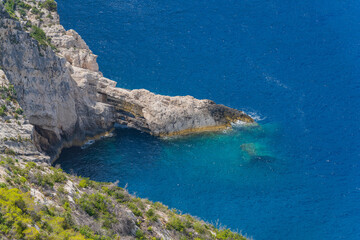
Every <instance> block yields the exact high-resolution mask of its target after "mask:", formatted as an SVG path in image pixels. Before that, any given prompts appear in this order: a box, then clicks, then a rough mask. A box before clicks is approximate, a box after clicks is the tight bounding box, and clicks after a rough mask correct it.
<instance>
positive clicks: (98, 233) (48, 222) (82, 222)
mask: <svg viewBox="0 0 360 240" xmlns="http://www.w3.org/2000/svg"><path fill="white" fill-rule="evenodd" d="M0 182H1V183H0V209H1V210H0V230H1V232H2V235H3V236H5V237H6V238H9V239H74V240H75V239H101V240H107V239H109V240H110V239H120V237H123V236H132V237H133V238H134V239H161V238H163V237H162V235H161V234H163V233H164V232H166V233H167V234H168V235H169V236H170V238H171V239H196V240H201V239H203V240H205V239H214V240H215V239H219V240H220V239H221V240H222V239H229V240H230V239H234V240H237V239H240V240H244V239H245V238H244V237H243V236H241V235H239V234H237V233H234V232H231V231H230V230H227V229H222V230H219V229H217V228H215V227H214V226H213V225H211V224H208V223H205V222H203V221H200V220H197V219H195V218H194V217H192V216H190V215H188V214H181V213H180V212H178V211H177V210H174V209H172V210H170V209H168V207H166V206H164V205H163V204H161V203H158V202H157V203H153V202H150V201H149V200H146V199H140V198H137V197H135V196H132V195H131V194H129V193H128V192H127V191H126V189H123V188H120V187H117V186H116V184H113V183H100V182H94V181H91V180H89V179H87V178H81V177H75V176H71V175H68V174H66V173H64V172H63V171H62V170H61V169H59V168H54V167H49V166H48V165H47V164H37V163H34V162H28V163H26V162H23V161H21V160H17V159H14V158H13V157H12V156H9V155H0Z"/></svg>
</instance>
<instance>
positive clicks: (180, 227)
mask: <svg viewBox="0 0 360 240" xmlns="http://www.w3.org/2000/svg"><path fill="white" fill-rule="evenodd" d="M166 228H167V229H174V230H176V231H178V232H183V231H184V230H185V224H184V222H183V221H182V220H181V219H180V218H179V217H177V216H175V215H174V216H172V217H171V218H170V220H169V222H168V223H167V224H166Z"/></svg>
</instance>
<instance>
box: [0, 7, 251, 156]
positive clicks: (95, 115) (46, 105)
mask: <svg viewBox="0 0 360 240" xmlns="http://www.w3.org/2000/svg"><path fill="white" fill-rule="evenodd" d="M23 2H24V3H25V4H27V5H28V6H30V7H31V9H32V10H28V11H25V13H24V12H23V13H22V14H21V13H19V12H18V11H16V10H17V9H15V10H14V15H15V17H18V18H19V19H20V23H19V22H18V21H16V20H13V19H11V18H9V17H8V16H7V14H6V13H5V12H4V11H3V10H1V19H0V21H1V25H0V38H1V42H0V48H1V52H0V65H1V66H2V68H3V70H4V72H5V74H6V76H7V78H8V79H9V81H10V82H11V84H13V85H14V86H15V89H16V91H17V93H18V95H17V98H18V101H19V104H20V105H21V106H22V107H23V109H24V111H25V114H26V116H27V117H28V119H29V122H30V123H31V124H32V125H34V126H35V129H34V140H35V142H36V144H37V146H38V147H39V148H40V149H41V150H44V151H45V152H47V153H50V154H52V155H55V154H56V152H57V149H59V148H60V147H61V146H62V145H64V144H72V143H73V142H74V141H81V140H84V139H85V137H86V136H91V135H95V134H98V133H100V132H103V131H105V130H107V129H109V128H111V127H112V126H113V124H114V123H116V122H117V123H120V124H124V125H127V126H129V127H132V128H136V129H139V130H142V131H145V132H148V133H150V134H154V135H157V136H166V135H175V134H187V133H192V132H201V131H212V130H219V129H223V128H226V127H229V126H230V123H231V122H233V121H237V120H241V121H245V122H253V120H252V119H251V118H250V117H249V116H247V115H246V114H244V113H243V112H241V111H237V110H235V109H230V108H228V107H225V106H223V105H218V104H215V103H214V102H212V101H210V100H198V99H195V98H193V97H190V96H185V97H169V96H161V95H156V94H153V93H151V92H149V91H147V90H143V89H141V90H132V91H130V90H126V89H121V88H116V82H114V81H111V80H109V79H107V78H105V77H103V75H102V73H101V72H99V67H98V64H97V62H96V55H94V54H93V53H92V52H91V50H90V49H89V47H88V46H87V45H86V43H85V42H84V41H83V40H82V38H81V37H80V36H79V34H77V33H76V32H75V31H74V30H69V31H66V30H65V29H64V28H63V27H62V25H60V23H59V16H58V14H57V12H56V11H53V10H51V9H50V10H48V9H47V8H41V11H39V10H38V11H34V10H33V9H34V8H37V7H39V6H40V5H41V1H39V2H37V1H23ZM39 12H40V13H39ZM39 16H40V17H39ZM45 16H46V17H45ZM24 29H26V30H27V32H26V31H24ZM42 30H43V31H44V33H45V34H46V39H40V40H39V39H38V42H39V43H38V42H37V41H36V40H34V39H33V38H32V37H31V36H30V35H29V33H30V34H32V35H33V37H34V35H35V34H37V33H38V32H39V31H40V32H41V31H42ZM34 38H37V36H35V37H34ZM52 48H53V49H55V50H56V51H54V50H53V49H52ZM55 52H56V53H55Z"/></svg>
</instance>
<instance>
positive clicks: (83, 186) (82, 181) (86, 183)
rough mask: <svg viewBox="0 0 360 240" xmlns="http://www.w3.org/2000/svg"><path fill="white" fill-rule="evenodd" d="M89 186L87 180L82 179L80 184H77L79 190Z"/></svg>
mask: <svg viewBox="0 0 360 240" xmlns="http://www.w3.org/2000/svg"><path fill="white" fill-rule="evenodd" d="M88 186H89V184H88V179H82V180H81V181H80V182H79V187H81V188H87V187H88Z"/></svg>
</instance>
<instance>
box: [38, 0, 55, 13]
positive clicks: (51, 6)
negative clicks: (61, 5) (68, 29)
mask: <svg viewBox="0 0 360 240" xmlns="http://www.w3.org/2000/svg"><path fill="white" fill-rule="evenodd" d="M40 6H41V7H42V8H45V9H46V10H48V11H50V12H55V11H56V10H57V5H56V2H55V1H54V0H46V1H45V2H44V3H42V4H41V5H40Z"/></svg>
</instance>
